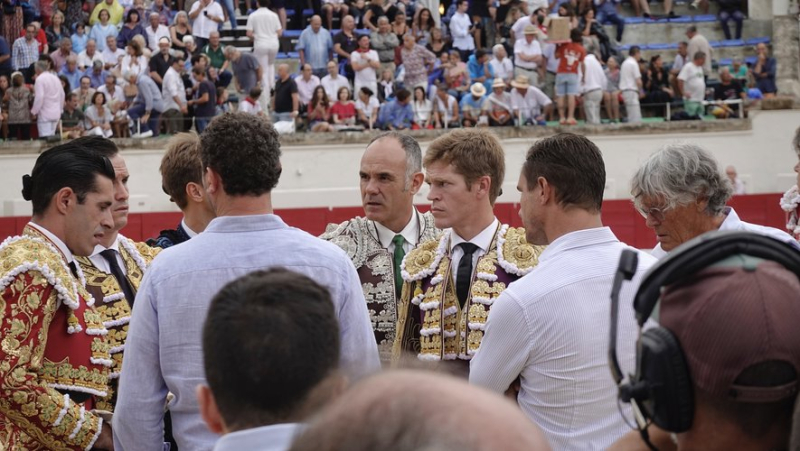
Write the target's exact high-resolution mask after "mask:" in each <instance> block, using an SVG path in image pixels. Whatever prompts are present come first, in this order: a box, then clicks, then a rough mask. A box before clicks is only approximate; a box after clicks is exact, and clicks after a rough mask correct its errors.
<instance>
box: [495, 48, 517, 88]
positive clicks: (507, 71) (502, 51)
mask: <svg viewBox="0 0 800 451" xmlns="http://www.w3.org/2000/svg"><path fill="white" fill-rule="evenodd" d="M492 55H494V58H492V60H491V61H489V64H490V65H491V66H492V69H494V79H495V80H497V79H500V80H502V81H503V83H505V84H509V83H511V80H513V79H514V63H513V62H512V61H511V58H509V57H508V54H507V53H506V48H505V47H503V44H497V45H495V46H494V47H492Z"/></svg>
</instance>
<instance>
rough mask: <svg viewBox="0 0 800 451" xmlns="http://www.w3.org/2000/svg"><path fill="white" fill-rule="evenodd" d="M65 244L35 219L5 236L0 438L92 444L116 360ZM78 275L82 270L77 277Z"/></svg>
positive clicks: (18, 444) (0, 290) (20, 444)
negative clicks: (18, 232)
mask: <svg viewBox="0 0 800 451" xmlns="http://www.w3.org/2000/svg"><path fill="white" fill-rule="evenodd" d="M75 272H76V275H73V272H72V271H71V270H70V267H69V266H68V263H67V259H66V257H65V256H64V254H62V253H61V251H59V250H58V247H57V246H56V245H55V244H54V243H53V242H52V241H50V240H49V239H48V238H47V237H46V236H45V235H44V234H42V233H41V232H39V231H38V230H36V229H35V228H34V227H32V226H30V225H28V226H26V227H25V229H24V231H23V234H22V235H21V236H17V237H12V238H8V239H7V240H5V241H4V242H3V243H2V244H0V337H2V341H1V342H0V423H2V424H0V445H2V446H3V448H4V449H13V450H39V449H59V450H61V449H72V450H89V449H91V447H92V445H93V444H94V442H95V441H96V440H97V437H99V436H100V431H101V428H102V424H103V420H102V418H100V417H99V416H98V415H96V414H95V413H92V411H91V410H92V409H93V408H94V403H95V401H96V399H98V398H102V397H104V396H106V395H107V394H108V393H107V387H108V374H109V369H110V367H111V365H112V361H111V356H110V354H109V345H108V342H107V341H106V334H107V331H106V329H105V327H103V322H102V319H101V317H100V315H99V314H98V312H97V310H95V308H94V302H95V301H94V299H93V298H92V296H91V295H90V294H89V293H88V292H87V291H86V289H85V288H84V278H83V274H82V272H81V270H80V267H77V269H76V270H75ZM76 276H77V277H76Z"/></svg>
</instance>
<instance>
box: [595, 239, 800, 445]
mask: <svg viewBox="0 0 800 451" xmlns="http://www.w3.org/2000/svg"><path fill="white" fill-rule="evenodd" d="M621 266H622V265H621ZM798 275H800V253H798V252H797V251H796V250H795V249H794V248H793V247H791V246H790V245H788V244H785V243H782V242H779V241H777V240H774V239H772V238H770V237H765V236H760V235H757V234H754V233H748V232H735V233H732V232H726V233H722V232H716V233H714V234H712V235H706V236H704V237H702V238H700V239H697V240H695V241H693V242H692V243H690V244H687V245H686V246H682V247H681V248H680V249H678V250H676V251H675V252H673V253H671V254H670V256H669V257H667V258H665V259H664V260H662V261H661V262H660V263H659V264H658V265H657V266H655V267H653V268H652V269H651V270H650V272H649V273H648V275H647V276H646V277H645V280H643V281H642V283H641V286H640V288H639V291H638V292H637V294H636V297H635V298H634V308H635V310H636V314H637V319H638V320H639V324H640V325H641V324H643V323H644V321H646V320H647V318H648V317H649V316H650V313H651V312H652V311H653V309H654V307H655V304H656V302H659V301H660V303H661V307H660V318H659V320H660V327H655V328H646V329H647V330H645V331H644V334H643V336H642V337H641V339H640V341H639V344H638V346H637V349H638V350H639V351H638V352H639V356H638V358H637V361H638V362H639V367H638V368H637V371H636V374H634V375H632V376H631V380H630V381H627V382H626V383H623V384H621V385H620V398H621V399H622V400H623V401H630V400H632V401H634V402H635V403H636V405H637V407H638V408H639V410H640V411H641V412H642V414H643V416H642V417H640V418H639V419H638V421H637V422H638V423H639V427H640V429H644V431H643V432H642V434H641V435H642V438H640V437H639V434H637V433H631V434H629V435H627V436H626V437H625V438H623V439H621V440H620V441H618V442H617V443H615V444H614V446H612V447H611V448H609V449H611V450H647V449H648V448H649V449H653V448H656V447H657V449H659V450H662V451H663V450H673V449H678V450H689V449H704V450H728V449H736V450H781V449H788V445H789V435H790V431H791V426H792V410H793V406H794V404H795V399H796V397H797V391H798V374H800V328H798V327H797V324H799V323H800V281H799V280H798ZM612 327H613V326H612ZM612 346H613V342H612ZM648 424H649V427H647V425H648ZM648 435H649V442H650V444H649V446H648V444H647V443H645V441H646V440H648Z"/></svg>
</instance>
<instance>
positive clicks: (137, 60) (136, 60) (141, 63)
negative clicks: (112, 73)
mask: <svg viewBox="0 0 800 451" xmlns="http://www.w3.org/2000/svg"><path fill="white" fill-rule="evenodd" d="M125 51H126V53H127V54H126V55H125V57H124V58H122V63H120V73H122V74H124V73H125V72H131V73H136V75H137V76H139V75H142V74H146V73H148V66H147V57H146V56H144V52H143V51H142V45H141V44H139V42H138V41H135V40H131V41H130V42H129V43H128V46H127V47H126V48H125Z"/></svg>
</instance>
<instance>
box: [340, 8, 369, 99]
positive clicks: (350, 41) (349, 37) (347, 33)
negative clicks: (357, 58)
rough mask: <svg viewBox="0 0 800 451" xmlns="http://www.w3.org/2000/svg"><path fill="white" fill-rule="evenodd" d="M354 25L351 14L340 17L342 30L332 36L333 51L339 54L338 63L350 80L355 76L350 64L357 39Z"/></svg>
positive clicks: (356, 46)
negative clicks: (342, 66)
mask: <svg viewBox="0 0 800 451" xmlns="http://www.w3.org/2000/svg"><path fill="white" fill-rule="evenodd" d="M355 27H356V23H355V21H354V20H353V16H345V17H344V19H342V31H341V32H340V33H339V34H337V35H336V36H335V37H334V38H333V52H334V53H336V54H337V55H339V64H340V65H342V64H344V69H345V74H346V75H347V79H348V80H350V81H353V79H354V78H355V72H354V71H353V66H352V65H351V64H350V56H351V54H352V53H353V52H355V51H356V49H358V40H357V39H356V35H355V33H354V31H353V30H355ZM356 91H358V88H356ZM373 92H374V91H373Z"/></svg>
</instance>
